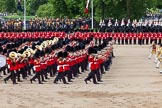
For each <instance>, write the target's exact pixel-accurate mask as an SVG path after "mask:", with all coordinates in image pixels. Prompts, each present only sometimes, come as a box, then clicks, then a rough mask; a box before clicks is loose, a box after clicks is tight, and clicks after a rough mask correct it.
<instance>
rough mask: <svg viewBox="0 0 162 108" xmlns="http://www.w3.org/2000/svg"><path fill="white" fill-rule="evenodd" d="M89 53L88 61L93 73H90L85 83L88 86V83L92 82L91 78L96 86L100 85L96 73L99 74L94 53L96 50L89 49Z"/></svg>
mask: <svg viewBox="0 0 162 108" xmlns="http://www.w3.org/2000/svg"><path fill="white" fill-rule="evenodd" d="M88 53H89V57H88V61H89V68H90V70H91V72H90V73H89V75H88V77H87V78H86V79H85V80H84V81H85V83H86V84H87V81H90V80H91V78H92V79H93V83H94V84H98V83H97V81H96V76H95V75H96V73H97V68H98V67H96V58H95V56H94V55H93V53H94V48H92V47H91V48H89V49H88Z"/></svg>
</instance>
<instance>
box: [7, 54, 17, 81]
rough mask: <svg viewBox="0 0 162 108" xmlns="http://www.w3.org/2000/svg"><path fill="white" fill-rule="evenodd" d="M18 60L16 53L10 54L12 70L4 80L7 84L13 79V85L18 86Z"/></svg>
mask: <svg viewBox="0 0 162 108" xmlns="http://www.w3.org/2000/svg"><path fill="white" fill-rule="evenodd" d="M16 58H17V53H16V52H13V51H12V52H10V53H9V60H8V68H9V70H10V75H9V76H8V77H6V78H5V79H4V81H5V83H6V81H8V80H9V79H10V78H11V79H12V82H13V84H17V83H16V70H17V67H16Z"/></svg>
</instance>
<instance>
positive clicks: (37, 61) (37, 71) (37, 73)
mask: <svg viewBox="0 0 162 108" xmlns="http://www.w3.org/2000/svg"><path fill="white" fill-rule="evenodd" d="M34 58H35V59H34V71H35V75H34V76H33V78H31V79H30V82H31V83H32V81H35V79H36V78H37V79H38V83H39V84H43V83H42V82H41V80H40V75H41V63H40V59H39V51H37V52H36V53H35V55H34Z"/></svg>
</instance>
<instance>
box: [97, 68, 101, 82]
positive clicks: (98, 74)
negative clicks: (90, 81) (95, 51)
mask: <svg viewBox="0 0 162 108" xmlns="http://www.w3.org/2000/svg"><path fill="white" fill-rule="evenodd" d="M96 76H97V81H100V80H101V74H100V72H99V69H96Z"/></svg>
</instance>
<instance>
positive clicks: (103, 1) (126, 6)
mask: <svg viewBox="0 0 162 108" xmlns="http://www.w3.org/2000/svg"><path fill="white" fill-rule="evenodd" d="M26 1H27V14H28V15H36V14H37V15H38V16H40V17H46V16H51V17H65V16H68V17H70V18H74V17H89V16H90V14H89V15H87V14H85V13H84V8H85V6H86V0H26ZM93 1H94V17H95V18H96V19H100V18H102V17H104V18H109V17H113V18H118V19H121V18H123V17H125V18H131V19H133V18H141V17H142V16H143V15H145V12H146V10H147V9H152V8H153V9H156V8H160V9H162V0H93ZM21 2H22V3H21V4H22V7H23V0H21ZM15 4H17V0H0V11H1V12H6V11H7V12H12V11H15V12H16V5H15ZM89 7H90V6H89ZM103 11H104V14H103Z"/></svg>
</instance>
